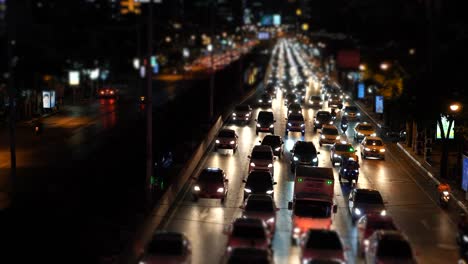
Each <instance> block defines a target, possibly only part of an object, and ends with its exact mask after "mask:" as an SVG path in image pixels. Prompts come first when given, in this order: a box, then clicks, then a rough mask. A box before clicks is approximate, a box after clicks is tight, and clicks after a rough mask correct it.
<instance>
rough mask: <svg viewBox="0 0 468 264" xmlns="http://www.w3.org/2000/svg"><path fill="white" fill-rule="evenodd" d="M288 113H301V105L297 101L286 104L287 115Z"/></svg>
mask: <svg viewBox="0 0 468 264" xmlns="http://www.w3.org/2000/svg"><path fill="white" fill-rule="evenodd" d="M290 114H302V107H301V105H300V104H298V103H290V104H289V105H288V115H290Z"/></svg>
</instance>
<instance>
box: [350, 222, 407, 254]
mask: <svg viewBox="0 0 468 264" xmlns="http://www.w3.org/2000/svg"><path fill="white" fill-rule="evenodd" d="M356 225H357V231H358V236H357V245H358V252H357V253H358V254H359V256H361V257H364V253H365V252H366V250H367V247H368V246H369V237H370V236H371V235H372V234H373V233H374V232H375V231H376V230H398V228H397V227H396V225H395V223H394V222H393V218H392V217H391V216H389V215H385V216H382V215H380V214H368V215H363V216H362V217H361V218H359V220H358V221H357V224H356Z"/></svg>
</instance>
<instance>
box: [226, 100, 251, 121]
mask: <svg viewBox="0 0 468 264" xmlns="http://www.w3.org/2000/svg"><path fill="white" fill-rule="evenodd" d="M231 120H232V121H233V122H239V123H242V122H245V123H248V122H250V121H251V120H252V108H251V107H250V105H248V104H238V105H236V106H235V107H234V112H233V113H232V116H231Z"/></svg>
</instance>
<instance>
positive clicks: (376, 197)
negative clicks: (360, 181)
mask: <svg viewBox="0 0 468 264" xmlns="http://www.w3.org/2000/svg"><path fill="white" fill-rule="evenodd" d="M354 201H355V202H361V203H371V204H383V200H382V196H380V194H379V193H378V192H356V197H355V198H354Z"/></svg>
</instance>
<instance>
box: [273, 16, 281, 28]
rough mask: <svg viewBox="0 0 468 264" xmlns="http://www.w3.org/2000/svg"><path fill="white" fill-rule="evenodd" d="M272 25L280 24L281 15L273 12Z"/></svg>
mask: <svg viewBox="0 0 468 264" xmlns="http://www.w3.org/2000/svg"><path fill="white" fill-rule="evenodd" d="M273 25H274V26H280V25H281V15H278V14H274V15H273Z"/></svg>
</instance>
